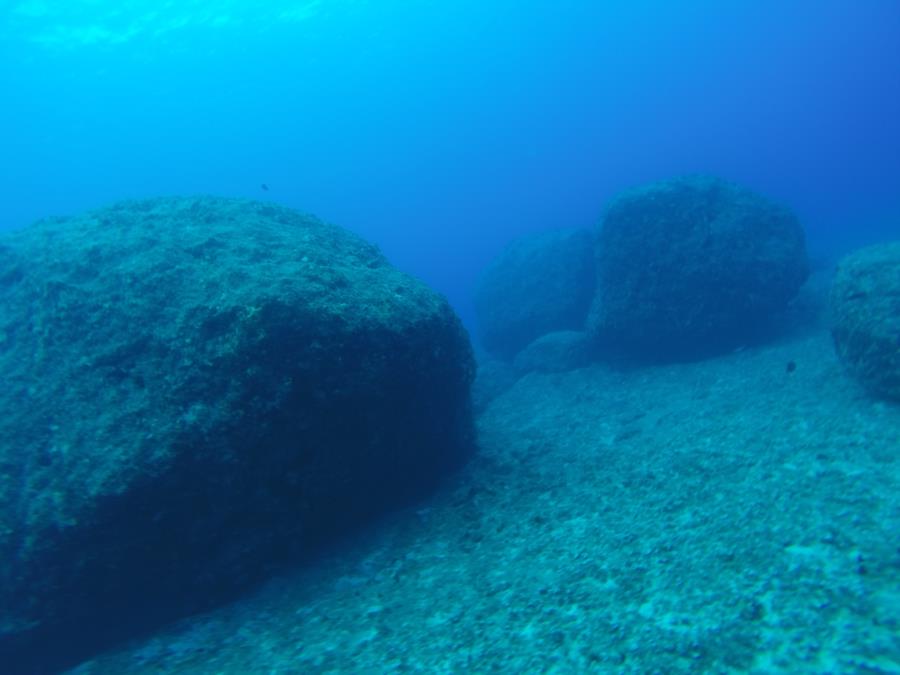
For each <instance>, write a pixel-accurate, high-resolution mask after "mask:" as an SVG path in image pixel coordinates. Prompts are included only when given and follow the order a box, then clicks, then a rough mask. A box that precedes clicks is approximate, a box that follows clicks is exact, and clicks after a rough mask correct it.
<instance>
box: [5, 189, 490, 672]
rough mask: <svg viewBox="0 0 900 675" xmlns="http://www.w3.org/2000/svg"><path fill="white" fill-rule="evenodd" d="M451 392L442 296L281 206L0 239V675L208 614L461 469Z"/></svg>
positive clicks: (209, 206) (470, 365) (130, 215)
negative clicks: (3, 669)
mask: <svg viewBox="0 0 900 675" xmlns="http://www.w3.org/2000/svg"><path fill="white" fill-rule="evenodd" d="M473 377H474V361H473V357H472V353H471V348H470V345H469V341H468V337H467V335H466V333H465V331H464V330H463V328H462V326H461V324H460V322H459V321H458V319H457V317H456V316H455V315H454V313H453V311H452V310H451V308H450V307H449V305H448V303H447V302H446V301H445V300H444V299H443V298H442V297H440V296H438V295H437V294H435V293H434V292H432V291H430V290H429V289H428V288H426V287H425V286H424V285H423V284H422V283H420V282H419V281H417V280H415V279H413V278H411V277H409V276H407V275H405V274H403V273H401V272H399V271H397V270H396V269H394V268H393V267H391V266H390V265H389V264H388V263H387V261H386V260H385V258H384V257H383V256H382V255H381V254H380V253H379V251H378V250H377V249H376V248H375V247H374V246H371V245H369V244H367V243H366V242H364V241H362V240H361V239H359V238H358V237H356V236H354V235H352V234H350V233H348V232H346V231H344V230H342V229H340V228H338V227H335V226H332V225H329V224H326V223H323V222H321V221H319V220H317V219H315V218H312V217H309V216H305V215H302V214H299V213H297V212H295V211H292V210H290V209H287V208H282V207H279V206H274V205H270V204H261V203H257V202H249V201H239V200H226V199H214V198H196V199H192V198H186V199H156V200H147V201H134V202H125V203H121V204H118V205H115V206H113V207H111V208H107V209H103V210H99V211H94V212H92V213H88V214H86V215H84V216H81V217H77V218H71V219H52V220H46V221H43V222H40V223H38V224H35V225H33V226H31V227H29V228H26V229H24V230H21V231H18V232H14V233H10V234H7V235H4V236H3V237H2V239H0V379H2V381H3V387H0V408H2V410H3V411H4V414H3V416H2V417H0V659H3V662H4V663H6V664H7V667H8V665H9V664H10V663H17V662H18V661H16V659H20V660H22V663H25V662H27V660H28V659H29V658H32V657H34V656H35V654H36V653H40V652H48V651H50V652H58V653H59V654H68V656H69V658H76V657H77V655H79V654H80V653H81V652H84V651H90V649H92V648H94V647H96V646H98V645H100V644H102V643H103V642H104V641H106V640H108V639H110V638H117V637H121V636H123V635H127V634H128V633H129V631H130V630H131V629H138V628H144V627H146V626H147V625H148V624H149V625H153V624H155V623H157V622H159V621H163V620H166V619H169V618H172V617H173V616H177V615H182V614H185V613H188V612H192V611H196V610H198V609H203V608H205V607H208V606H210V605H213V604H216V603H218V602H221V601H222V600H224V599H228V598H229V597H231V596H233V594H234V593H235V592H237V591H239V590H240V589H242V588H244V587H246V586H247V585H249V584H252V583H254V582H256V581H259V580H261V579H262V578H264V577H266V576H267V575H269V574H271V571H272V569H275V568H277V567H278V566H279V565H280V564H282V563H284V562H285V561H288V560H290V559H293V558H295V557H296V556H298V555H302V554H304V553H306V552H309V551H311V550H312V549H313V548H314V546H315V544H316V543H317V542H319V541H320V540H322V539H323V538H326V537H329V536H332V535H335V534H337V533H340V532H342V531H346V530H347V528H348V527H350V526H352V525H353V524H355V523H357V522H360V521H361V520H364V519H366V518H369V517H371V516H372V515H374V514H377V513H379V512H381V511H384V510H385V509H387V508H389V507H391V506H393V505H396V504H397V503H398V502H400V501H402V500H404V499H406V498H408V497H411V496H414V495H418V494H421V493H423V492H424V491H427V490H428V489H429V488H430V487H431V486H432V485H433V484H434V482H435V481H436V480H438V479H439V478H440V477H441V476H442V475H443V474H444V473H445V472H446V471H447V470H449V469H451V468H453V467H455V466H457V465H459V464H460V463H461V462H463V461H464V460H465V459H466V457H467V455H468V454H469V453H470V451H471V448H472V420H471V411H470V400H469V399H470V384H471V382H472V379H473ZM50 646H53V649H52V650H49V649H48V648H49V647H50ZM61 660H62V661H65V659H64V658H61Z"/></svg>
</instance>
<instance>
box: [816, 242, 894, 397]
mask: <svg viewBox="0 0 900 675" xmlns="http://www.w3.org/2000/svg"><path fill="white" fill-rule="evenodd" d="M831 314H832V330H831V332H832V335H833V336H834V344H835V348H836V350H837V353H838V356H840V358H841V361H842V362H843V363H844V364H845V365H846V366H847V368H848V370H849V371H850V372H851V373H852V374H853V375H854V376H855V377H856V378H857V379H858V380H859V381H860V382H862V384H863V385H864V386H865V387H866V388H867V389H869V391H871V392H872V393H873V394H875V395H876V396H880V397H883V398H888V399H893V400H895V401H900V242H894V243H889V244H879V245H875V246H868V247H866V248H864V249H861V250H859V251H857V252H855V253H853V254H851V255H849V256H847V257H846V258H844V259H843V260H841V262H840V264H839V265H838V270H837V274H836V276H835V279H834V285H833V287H832V293H831Z"/></svg>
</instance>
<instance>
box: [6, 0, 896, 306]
mask: <svg viewBox="0 0 900 675" xmlns="http://www.w3.org/2000/svg"><path fill="white" fill-rule="evenodd" d="M693 171H704V172H712V173H717V174H719V175H722V176H723V177H726V178H729V179H732V180H736V181H739V182H741V183H744V184H746V185H748V186H749V187H752V188H755V189H758V190H760V191H762V192H764V193H766V194H768V195H769V196H772V197H774V198H777V199H781V200H783V201H786V202H788V203H789V204H790V205H792V206H793V207H794V208H795V210H796V211H797V212H798V213H799V215H800V217H801V219H802V220H803V222H804V224H805V226H806V228H807V231H808V233H809V236H810V243H811V248H812V249H813V251H814V252H825V253H829V252H833V251H835V250H842V249H845V248H848V247H852V246H856V245H859V244H861V243H865V242H868V241H873V240H878V239H885V238H891V237H892V238H896V237H898V236H900V2H898V1H896V0H847V1H845V2H839V1H836V0H832V1H829V0H818V1H815V2H814V1H811V0H810V1H802V0H798V1H784V0H771V1H768V0H748V1H746V2H737V1H735V2H723V1H722V0H714V1H710V2H690V1H685V2H670V1H669V0H656V1H639V0H637V1H636V0H621V1H618V2H616V1H600V0H578V1H576V0H552V1H550V0H548V1H546V2H545V1H531V2H529V1H528V0H516V1H513V0H454V1H450V0H445V1H442V2H437V1H432V0H371V1H368V2H365V1H362V0H319V1H313V2H310V1H308V0H307V1H304V2H289V1H286V0H273V1H271V2H257V1H255V0H253V1H251V0H181V1H165V0H56V1H52V0H21V1H3V0H0V228H10V227H18V226H21V225H24V224H26V223H28V222H30V221H32V220H34V219H36V218H38V217H42V216H46V215H53V214H66V213H73V212H77V211H80V210H83V209H87V208H92V207H96V206H102V205H104V204H106V203H108V202H110V201H112V200H116V199H120V198H123V197H142V196H152V195H159V194H171V193H178V194H188V193H200V192H203V193H215V194H220V195H239V196H250V197H259V198H270V199H273V200H277V201H279V202H283V203H285V204H288V205H291V206H295V207H297V208H300V209H302V210H305V211H310V212H313V213H315V214H317V215H319V216H320V217H322V218H324V219H326V220H330V221H333V222H336V223H338V224H340V225H343V226H345V227H348V228H350V229H352V230H354V231H356V232H358V233H360V234H362V235H363V236H365V237H367V238H368V239H370V240H373V241H375V242H377V243H378V244H380V245H381V247H382V248H383V249H384V251H385V252H386V253H387V254H388V256H389V257H390V258H391V260H392V261H393V262H394V263H395V264H397V265H398V266H399V267H401V268H403V269H405V270H407V271H410V272H413V273H415V274H417V275H418V276H420V277H422V278H424V279H425V280H426V281H427V282H429V283H430V284H431V285H432V286H434V287H435V288H437V289H439V290H440V291H442V292H444V293H446V294H447V295H448V296H449V297H450V299H451V301H452V302H453V303H454V304H455V305H456V307H457V308H458V310H459V311H460V312H461V313H462V314H463V315H464V317H465V318H466V319H467V320H468V321H470V320H471V309H470V301H469V298H470V294H471V289H472V286H473V284H474V282H475V280H476V278H477V275H478V272H479V271H480V270H481V268H482V267H483V266H484V265H485V264H486V263H487V262H488V261H489V260H490V258H491V257H493V256H494V255H495V254H496V253H497V252H498V251H499V250H500V249H501V248H502V246H503V245H504V243H505V242H506V241H508V240H509V239H510V238H511V237H513V236H515V235H517V234H520V233H524V232H528V231H533V230H538V229H545V228H553V227H561V226H591V225H593V224H594V223H595V222H596V220H597V218H598V216H599V214H600V212H601V208H602V205H603V204H604V202H605V201H606V200H607V199H608V198H609V197H610V196H612V195H613V194H615V193H616V192H617V191H618V190H620V189H622V188H624V187H627V186H630V185H633V184H635V183H640V182H644V181H647V180H653V179H658V178H664V177H668V176H670V175H674V174H678V173H684V172H693ZM261 183H266V184H268V185H269V186H270V188H271V190H270V191H269V192H263V191H262V190H261V188H260V184H261Z"/></svg>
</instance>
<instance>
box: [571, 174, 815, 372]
mask: <svg viewBox="0 0 900 675" xmlns="http://www.w3.org/2000/svg"><path fill="white" fill-rule="evenodd" d="M807 273H808V265H807V259H806V248H805V243H804V235H803V231H802V229H801V227H800V225H799V223H798V222H797V219H796V218H795V217H794V215H793V214H792V213H791V212H790V211H788V210H787V209H785V208H783V207H781V206H778V205H775V204H772V203H770V202H768V201H766V200H764V199H763V198H761V197H759V196H758V195H756V194H754V193H752V192H749V191H747V190H745V189H742V188H740V187H737V186H735V185H732V184H730V183H726V182H724V181H721V180H718V179H714V178H705V177H690V178H682V179H678V180H672V181H666V182H661V183H654V184H651V185H648V186H646V187H642V188H639V189H636V190H633V191H630V192H627V193H625V194H623V195H622V196H620V197H619V198H618V199H616V200H615V201H614V202H613V203H612V205H611V206H610V207H609V209H608V210H607V212H606V214H605V216H604V218H603V221H602V224H601V229H600V234H599V237H598V242H597V275H598V277H597V279H598V281H597V294H596V297H595V299H594V304H593V307H592V309H591V317H590V319H589V330H590V332H591V333H592V334H593V335H594V336H595V338H596V339H597V341H598V342H599V343H600V344H601V345H602V346H603V348H604V349H606V350H608V351H609V352H611V353H616V354H620V355H624V356H627V357H632V358H637V359H639V360H650V361H657V360H668V359H672V358H675V359H678V358H697V357H702V356H706V355H709V354H715V353H718V352H723V351H726V350H728V349H732V348H735V347H738V346H742V345H744V344H746V343H748V342H752V341H754V340H757V339H759V338H760V337H761V336H762V335H764V334H765V333H766V331H767V330H768V329H769V328H770V321H771V320H772V317H773V316H774V315H775V314H776V313H778V312H779V311H781V310H783V309H784V308H785V307H786V305H787V304H788V302H789V301H790V299H791V298H792V297H794V295H795V294H796V293H797V290H798V289H799V288H800V286H801V285H802V284H803V282H804V280H805V279H806V276H807Z"/></svg>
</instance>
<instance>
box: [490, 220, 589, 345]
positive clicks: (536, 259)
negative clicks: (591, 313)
mask: <svg viewBox="0 0 900 675" xmlns="http://www.w3.org/2000/svg"><path fill="white" fill-rule="evenodd" d="M594 283H595V272H594V257H593V241H592V237H591V235H590V233H589V232H587V231H584V230H575V231H571V230H566V231H562V230H560V231H552V232H544V233H541V234H533V235H527V236H525V237H522V238H520V239H517V240H515V241H514V242H512V243H511V244H510V245H509V246H507V247H506V249H505V250H504V251H503V252H502V253H501V254H500V255H499V256H498V257H497V259H495V260H494V261H493V262H492V263H491V264H490V266H489V267H488V268H487V269H486V270H485V272H484V274H483V275H482V278H481V281H480V283H479V284H478V287H477V289H476V292H475V309H476V311H477V314H478V322H479V325H480V328H481V342H482V344H483V345H484V348H485V349H486V350H487V351H489V352H490V353H491V354H493V355H494V356H497V357H499V358H503V359H506V360H511V359H512V358H513V357H514V356H515V355H516V353H517V352H518V351H519V350H520V349H522V348H523V347H524V346H525V345H527V344H528V343H530V342H531V341H533V340H534V339H535V338H538V337H540V336H541V335H544V334H545V333H550V332H553V331H559V330H580V329H581V328H583V326H584V321H585V317H586V316H587V311H588V308H589V307H590V304H591V298H592V296H593V293H594Z"/></svg>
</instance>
